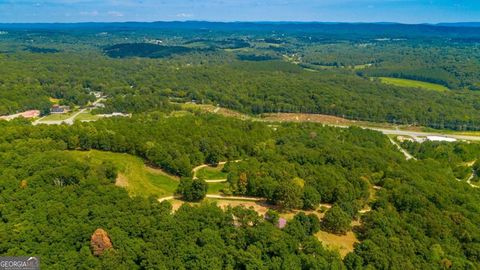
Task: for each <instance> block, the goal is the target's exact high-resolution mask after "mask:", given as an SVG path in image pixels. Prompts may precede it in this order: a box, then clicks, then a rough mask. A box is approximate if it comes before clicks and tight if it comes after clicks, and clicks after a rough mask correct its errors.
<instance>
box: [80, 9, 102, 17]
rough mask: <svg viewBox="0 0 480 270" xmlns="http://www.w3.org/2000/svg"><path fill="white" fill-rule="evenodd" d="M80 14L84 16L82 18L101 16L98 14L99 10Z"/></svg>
mask: <svg viewBox="0 0 480 270" xmlns="http://www.w3.org/2000/svg"><path fill="white" fill-rule="evenodd" d="M79 14H80V15H82V16H92V17H95V16H98V15H99V12H98V11H97V10H93V11H80V13H79Z"/></svg>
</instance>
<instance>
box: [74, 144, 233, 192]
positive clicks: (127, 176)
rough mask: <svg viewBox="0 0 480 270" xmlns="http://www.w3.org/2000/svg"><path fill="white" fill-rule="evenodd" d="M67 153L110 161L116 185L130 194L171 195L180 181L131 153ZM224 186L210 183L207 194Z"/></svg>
mask: <svg viewBox="0 0 480 270" xmlns="http://www.w3.org/2000/svg"><path fill="white" fill-rule="evenodd" d="M68 153H69V154H71V155H73V156H74V157H75V158H79V159H83V160H86V161H88V162H91V163H94V164H101V163H102V162H104V161H110V162H112V163H113V164H114V165H115V167H116V168H117V169H118V178H117V185H118V186H121V187H124V188H126V189H127V191H128V193H129V194H130V196H142V197H149V196H154V197H158V198H162V197H167V196H173V195H174V193H175V190H176V189H177V186H178V184H179V181H180V179H179V178H178V177H177V176H174V175H170V174H167V173H166V172H164V171H162V170H160V169H156V168H152V167H149V166H147V165H145V163H144V161H143V160H142V159H141V158H139V157H136V156H133V155H129V154H123V153H112V152H104V151H97V150H91V151H68ZM225 178H226V176H225ZM224 187H225V183H210V184H208V194H219V193H221V190H222V189H223V188H224Z"/></svg>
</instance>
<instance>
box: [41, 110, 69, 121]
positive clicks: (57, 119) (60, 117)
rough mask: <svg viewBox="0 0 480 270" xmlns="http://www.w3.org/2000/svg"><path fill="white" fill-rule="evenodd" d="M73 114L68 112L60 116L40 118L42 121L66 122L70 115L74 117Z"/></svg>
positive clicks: (52, 115)
mask: <svg viewBox="0 0 480 270" xmlns="http://www.w3.org/2000/svg"><path fill="white" fill-rule="evenodd" d="M74 114H75V112H68V113H61V114H50V115H47V116H45V117H44V118H42V121H61V120H67V119H68V118H70V117H71V116H72V115H74Z"/></svg>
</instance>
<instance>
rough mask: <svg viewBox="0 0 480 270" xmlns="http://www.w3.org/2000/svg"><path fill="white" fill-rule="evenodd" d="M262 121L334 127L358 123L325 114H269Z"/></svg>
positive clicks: (264, 115) (263, 116)
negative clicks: (330, 125) (305, 123)
mask: <svg viewBox="0 0 480 270" xmlns="http://www.w3.org/2000/svg"><path fill="white" fill-rule="evenodd" d="M262 119H263V120H266V121H278V122H314V123H324V124H332V125H352V124H354V123H357V121H354V120H348V119H345V118H341V117H337V116H332V115H324V114H305V113H268V114H263V115H262Z"/></svg>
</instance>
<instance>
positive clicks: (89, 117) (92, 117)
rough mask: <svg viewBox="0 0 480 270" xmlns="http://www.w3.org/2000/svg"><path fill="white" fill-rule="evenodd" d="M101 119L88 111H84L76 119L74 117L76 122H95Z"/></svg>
mask: <svg viewBox="0 0 480 270" xmlns="http://www.w3.org/2000/svg"><path fill="white" fill-rule="evenodd" d="M100 118H101V117H100V116H98V115H95V114H92V113H91V112H89V111H85V112H83V113H81V114H79V115H78V116H77V117H75V120H76V121H85V120H86V121H96V120H98V119H100Z"/></svg>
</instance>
